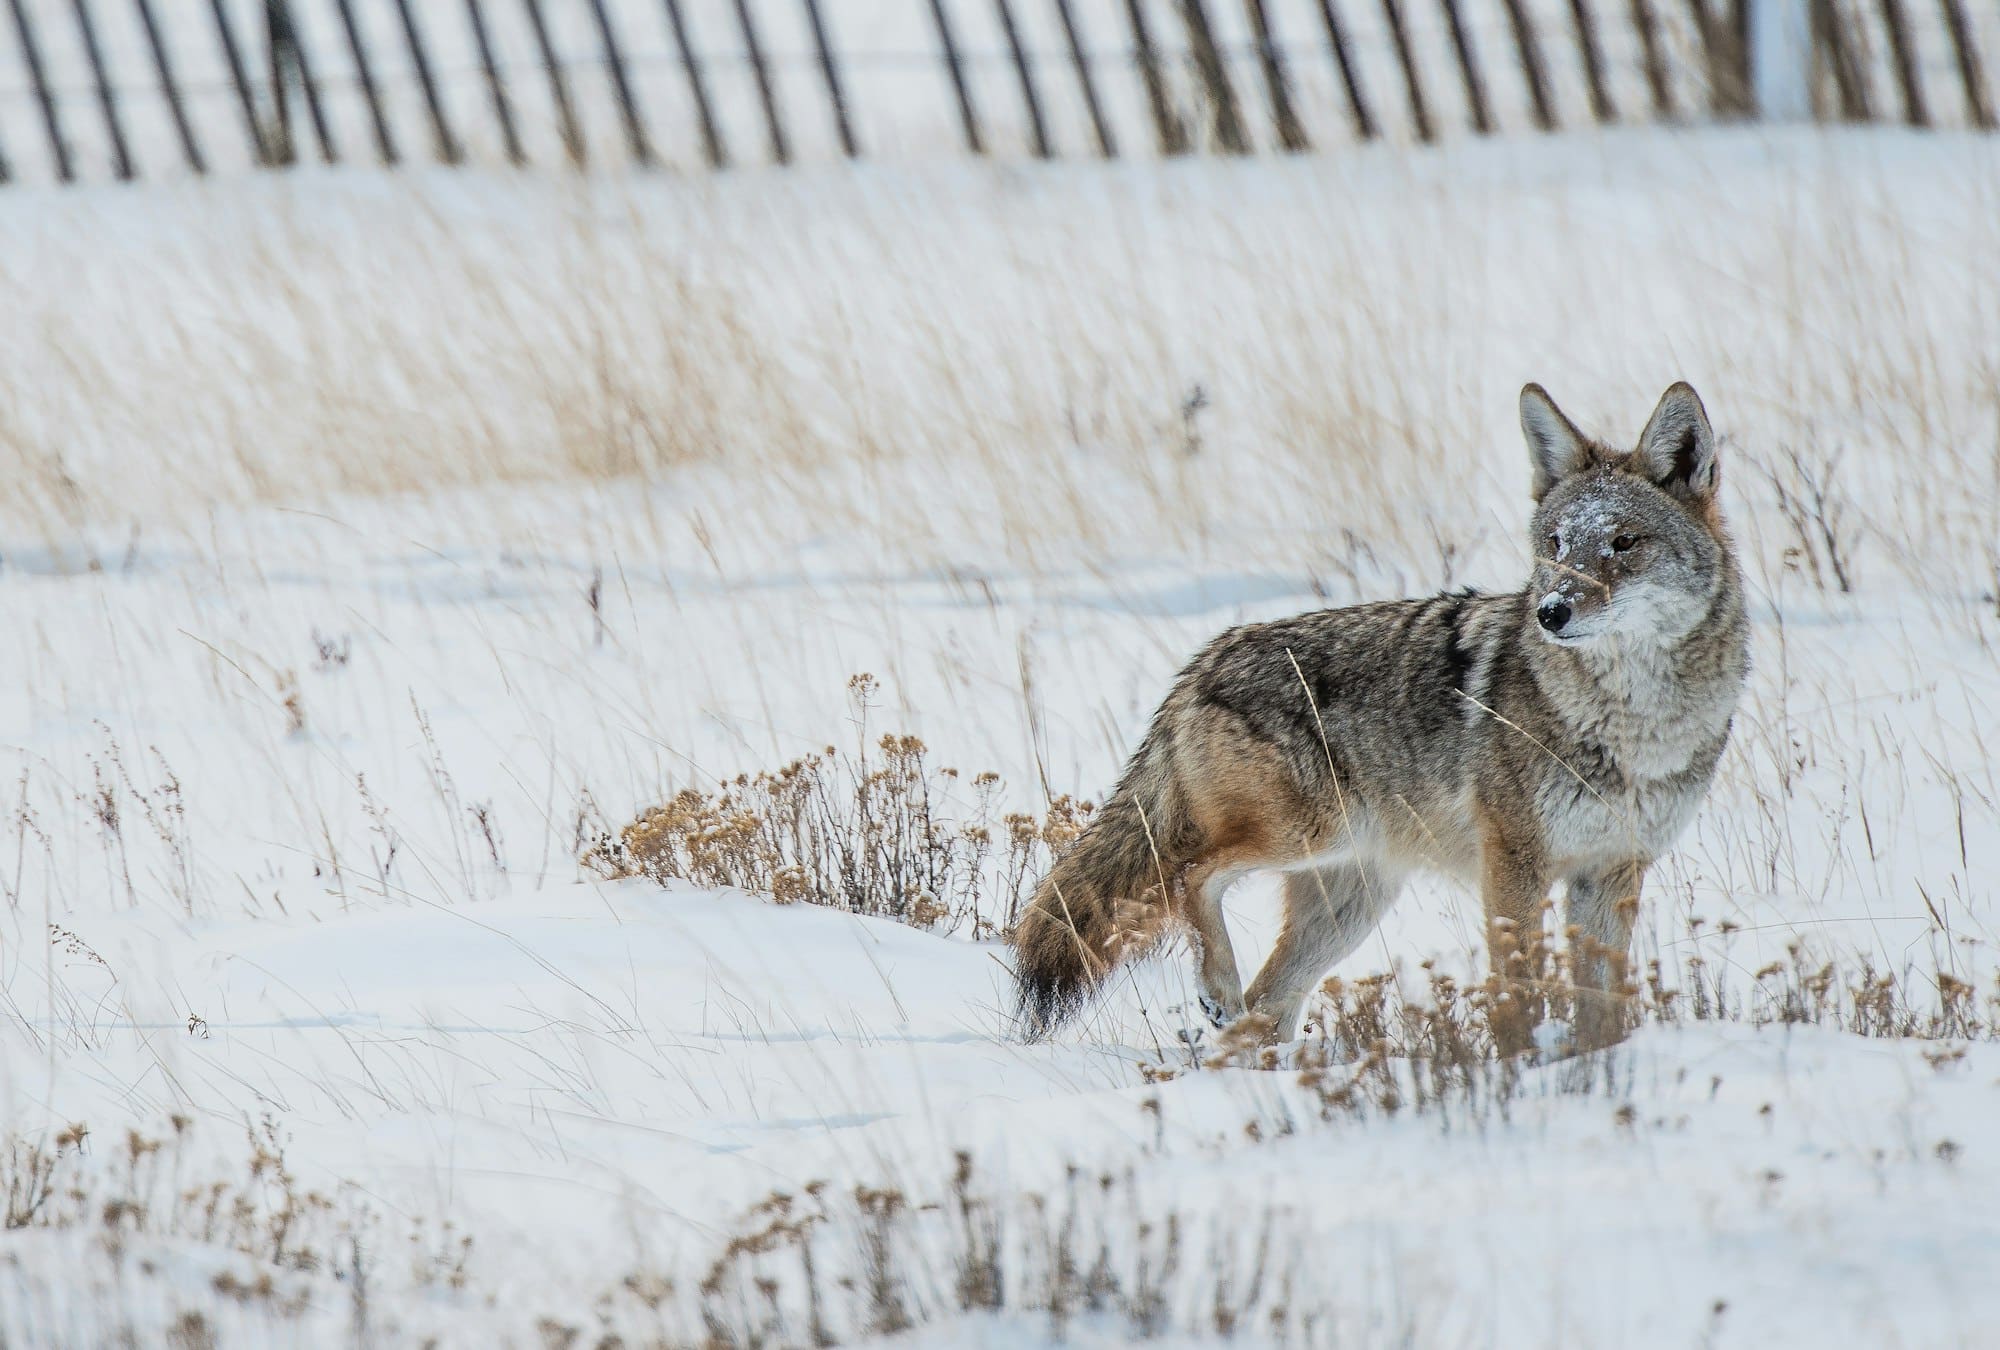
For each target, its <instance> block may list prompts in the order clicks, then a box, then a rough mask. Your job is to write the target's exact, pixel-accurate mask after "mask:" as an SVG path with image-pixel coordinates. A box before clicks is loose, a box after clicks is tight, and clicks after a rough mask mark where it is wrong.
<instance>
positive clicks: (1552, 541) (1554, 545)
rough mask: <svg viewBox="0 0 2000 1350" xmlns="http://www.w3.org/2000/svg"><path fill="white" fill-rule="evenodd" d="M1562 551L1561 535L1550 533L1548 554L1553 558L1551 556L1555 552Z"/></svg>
mask: <svg viewBox="0 0 2000 1350" xmlns="http://www.w3.org/2000/svg"><path fill="white" fill-rule="evenodd" d="M1562 551H1563V539H1562V536H1561V535H1559V534H1552V535H1550V536H1549V556H1550V557H1551V558H1553V557H1554V556H1555V555H1556V554H1558V553H1560V552H1562Z"/></svg>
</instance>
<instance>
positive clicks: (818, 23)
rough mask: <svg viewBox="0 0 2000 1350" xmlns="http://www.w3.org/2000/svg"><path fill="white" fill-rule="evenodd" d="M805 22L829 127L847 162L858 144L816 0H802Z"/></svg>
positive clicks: (836, 62) (838, 72)
mask: <svg viewBox="0 0 2000 1350" xmlns="http://www.w3.org/2000/svg"><path fill="white" fill-rule="evenodd" d="M805 7H806V19H807V22H808V23H810V24H811V26H812V35H813V46H814V47H815V48H817V49H818V51H819V73H820V78H822V79H824V80H825V81H826V97H827V100H828V101H829V102H830V103H832V104H833V124H834V127H835V128H836V129H837V130H838V131H839V132H840V148H841V151H842V152H843V153H844V154H846V156H847V157H848V158H849V159H853V158H854V157H855V156H856V155H859V154H860V153H861V145H860V142H858V141H856V140H855V138H854V123H853V121H852V120H851V119H850V118H849V117H848V114H847V89H846V87H845V86H844V85H842V84H841V81H840V63H839V61H838V60H837V59H835V57H834V54H833V43H832V42H830V41H828V39H827V35H826V18H825V16H824V15H822V14H821V13H820V9H819V0H805Z"/></svg>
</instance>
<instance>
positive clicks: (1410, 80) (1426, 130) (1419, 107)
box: [1382, 0, 1437, 141]
mask: <svg viewBox="0 0 2000 1350" xmlns="http://www.w3.org/2000/svg"><path fill="white" fill-rule="evenodd" d="M1382 17H1383V19H1385V20H1386V21H1387V22H1388V24H1389V40H1390V41H1391V42H1393V43H1394V44H1395V47H1396V63H1397V64H1398V65H1400V66H1402V68H1403V89H1404V91H1405V93H1406V94H1407V95H1408V97H1409V100H1410V124H1411V125H1412V126H1413V127H1415V128H1416V131H1417V139H1418V140H1420V141H1429V140H1433V139H1435V137H1436V134H1437V133H1436V132H1435V130H1433V128H1432V127H1431V112H1430V108H1429V106H1428V105H1427V103H1426V101H1425V99H1424V82H1423V78H1422V77H1421V76H1419V75H1418V74H1417V58H1416V53H1414V52H1412V51H1411V50H1410V30H1409V29H1408V28H1407V27H1406V26H1405V25H1404V23H1403V4H1402V0H1382Z"/></svg>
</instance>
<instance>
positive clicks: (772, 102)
mask: <svg viewBox="0 0 2000 1350" xmlns="http://www.w3.org/2000/svg"><path fill="white" fill-rule="evenodd" d="M736 24H737V27H738V28H740V29H742V31H743V46H744V48H745V49H746V50H747V51H748V52H749V54H750V69H751V71H752V72H753V73H754V74H755V75H756V77H757V97H758V98H759V99H760V100H761V101H762V102H763V104H764V125H765V127H766V128H767V129H768V130H769V132H770V136H771V158H772V159H773V160H774V161H776V162H777V163H779V164H789V163H791V161H792V149H791V146H790V145H788V144H787V143H786V140H785V123H784V119H783V118H782V117H780V116H779V115H778V91H777V90H776V89H774V88H773V87H772V85H771V65H770V62H768V61H766V60H765V59H764V43H763V39H761V38H760V37H758V35H757V21H756V20H755V19H754V18H752V17H751V15H750V0H736Z"/></svg>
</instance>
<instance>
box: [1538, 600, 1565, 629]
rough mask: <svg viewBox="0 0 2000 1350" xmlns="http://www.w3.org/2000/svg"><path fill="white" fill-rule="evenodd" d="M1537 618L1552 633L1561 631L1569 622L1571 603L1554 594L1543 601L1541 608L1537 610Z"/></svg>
mask: <svg viewBox="0 0 2000 1350" xmlns="http://www.w3.org/2000/svg"><path fill="white" fill-rule="evenodd" d="M1535 618H1536V619H1537V620H1538V621H1540V623H1541V625H1542V627H1544V628H1546V629H1548V630H1549V631H1550V632H1551V633H1560V632H1562V629H1563V625H1564V624H1566V623H1568V622H1569V604H1568V603H1567V602H1566V601H1563V600H1558V599H1557V598H1556V597H1555V596H1553V595H1552V596H1550V597H1549V598H1548V599H1546V600H1544V601H1542V605H1541V608H1540V609H1537V610H1536V611H1535Z"/></svg>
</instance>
